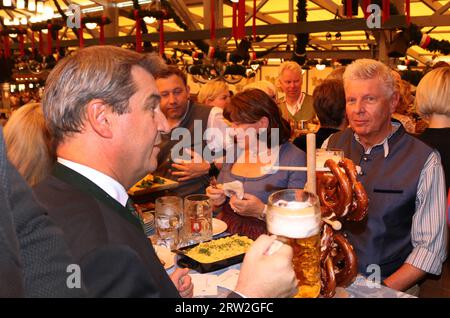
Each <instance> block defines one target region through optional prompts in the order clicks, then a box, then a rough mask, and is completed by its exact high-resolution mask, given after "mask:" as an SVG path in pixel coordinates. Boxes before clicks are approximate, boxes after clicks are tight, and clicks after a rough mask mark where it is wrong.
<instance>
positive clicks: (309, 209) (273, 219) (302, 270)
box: [266, 189, 321, 298]
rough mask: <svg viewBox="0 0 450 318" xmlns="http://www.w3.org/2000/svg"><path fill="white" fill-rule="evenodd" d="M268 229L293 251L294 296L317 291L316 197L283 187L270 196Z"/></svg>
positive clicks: (318, 286) (306, 296)
mask: <svg viewBox="0 0 450 318" xmlns="http://www.w3.org/2000/svg"><path fill="white" fill-rule="evenodd" d="M267 206H268V209H267V218H266V222H267V230H268V232H269V233H271V234H275V235H277V236H278V237H279V239H280V240H281V241H283V242H285V243H287V244H289V245H290V246H291V247H292V249H293V250H294V255H293V259H292V262H293V266H294V271H295V274H296V276H297V279H298V292H297V294H296V295H295V297H296V298H314V297H318V296H319V294H320V286H321V285H320V218H321V216H320V207H319V199H318V197H317V196H316V195H315V194H313V193H310V192H307V191H305V190H302V189H286V190H280V191H277V192H274V193H272V194H271V195H270V196H269V200H268V205H267Z"/></svg>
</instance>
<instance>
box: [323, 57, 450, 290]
mask: <svg viewBox="0 0 450 318" xmlns="http://www.w3.org/2000/svg"><path fill="white" fill-rule="evenodd" d="M343 79H344V89H345V96H346V113H347V117H348V120H349V124H350V128H347V129H345V130H343V131H341V132H338V133H335V134H333V135H331V136H330V138H329V139H328V140H326V141H325V142H324V145H322V147H328V148H341V149H343V150H344V153H345V156H346V157H348V158H350V159H352V160H353V162H354V163H355V164H357V165H359V166H360V167H361V174H360V175H359V179H360V181H361V182H362V183H363V185H364V187H365V189H366V191H367V193H368V196H369V212H368V217H367V219H365V220H364V221H362V222H358V223H354V224H347V226H346V227H345V228H344V231H345V233H347V235H348V238H349V240H350V242H351V243H352V244H353V246H354V247H355V251H356V253H357V255H358V258H359V271H360V272H362V273H363V274H365V275H371V274H376V271H377V270H380V271H381V279H382V280H383V282H384V284H385V285H387V286H389V287H391V288H393V289H397V290H402V291H405V290H408V289H410V288H411V287H415V286H416V284H417V283H418V282H420V281H421V280H422V279H423V278H424V277H425V275H426V273H431V274H439V273H440V272H441V268H442V263H443V262H444V260H445V258H446V244H447V232H446V231H447V228H446V222H445V221H446V220H445V213H446V211H445V189H444V177H443V170H442V164H441V160H440V156H439V154H438V152H437V151H436V150H433V149H432V148H430V147H428V146H427V145H426V144H424V143H423V142H421V141H419V140H418V139H416V138H414V137H412V136H410V135H408V134H406V133H405V129H404V128H403V126H402V125H401V124H399V123H396V122H393V121H391V115H392V113H393V112H394V111H395V108H396V106H397V103H398V100H399V95H398V92H397V91H396V90H395V81H394V79H393V77H392V73H391V71H390V69H389V68H388V67H387V66H386V65H384V64H383V63H381V62H378V61H375V60H370V59H361V60H356V61H355V62H353V63H352V64H351V65H349V66H347V68H346V70H345V73H344V76H343ZM415 289H416V291H415V293H416V294H417V289H418V288H415ZM409 292H412V290H411V289H410V290H409Z"/></svg>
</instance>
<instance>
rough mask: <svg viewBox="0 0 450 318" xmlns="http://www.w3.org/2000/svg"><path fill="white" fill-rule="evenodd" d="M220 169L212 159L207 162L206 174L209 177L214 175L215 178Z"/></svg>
mask: <svg viewBox="0 0 450 318" xmlns="http://www.w3.org/2000/svg"><path fill="white" fill-rule="evenodd" d="M219 173H220V170H219V168H217V166H216V164H215V163H214V161H212V162H211V163H210V164H209V171H208V176H209V177H210V178H211V177H215V178H217V176H218V175H219Z"/></svg>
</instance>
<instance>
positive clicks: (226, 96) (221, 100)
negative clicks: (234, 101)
mask: <svg viewBox="0 0 450 318" xmlns="http://www.w3.org/2000/svg"><path fill="white" fill-rule="evenodd" d="M197 100H198V102H199V103H200V104H205V105H208V106H213V107H219V108H221V109H224V108H225V106H226V105H227V104H228V103H229V102H230V88H229V87H228V84H227V83H225V82H223V81H218V80H215V81H210V82H208V83H206V84H204V85H203V86H202V87H201V88H200V91H199V92H198V96H197Z"/></svg>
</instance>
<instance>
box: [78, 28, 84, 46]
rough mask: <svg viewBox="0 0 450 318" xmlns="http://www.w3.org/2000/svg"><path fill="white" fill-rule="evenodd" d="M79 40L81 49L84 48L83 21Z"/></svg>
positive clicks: (79, 30) (79, 31)
mask: <svg viewBox="0 0 450 318" xmlns="http://www.w3.org/2000/svg"><path fill="white" fill-rule="evenodd" d="M78 41H79V46H80V49H82V48H84V38H83V23H81V24H80V28H79V29H78Z"/></svg>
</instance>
